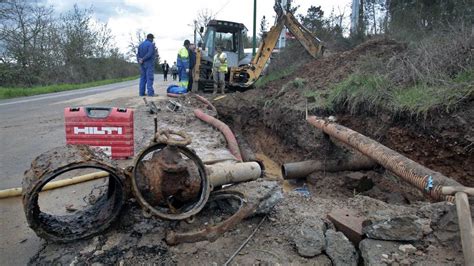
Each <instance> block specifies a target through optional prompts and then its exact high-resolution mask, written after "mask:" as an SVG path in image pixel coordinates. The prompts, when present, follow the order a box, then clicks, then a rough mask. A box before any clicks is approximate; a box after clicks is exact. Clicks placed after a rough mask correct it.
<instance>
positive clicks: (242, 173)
mask: <svg viewBox="0 0 474 266" xmlns="http://www.w3.org/2000/svg"><path fill="white" fill-rule="evenodd" d="M206 171H207V173H208V175H209V179H210V181H211V184H212V186H213V187H216V186H222V185H225V184H231V183H238V182H243V181H251V180H255V179H257V178H259V177H261V176H262V168H261V167H260V165H259V164H258V163H257V162H245V163H217V164H213V165H206Z"/></svg>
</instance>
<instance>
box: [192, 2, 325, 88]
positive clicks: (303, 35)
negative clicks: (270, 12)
mask: <svg viewBox="0 0 474 266" xmlns="http://www.w3.org/2000/svg"><path fill="white" fill-rule="evenodd" d="M289 9H290V7H289V5H286V4H283V5H282V3H281V0H275V5H274V10H275V12H276V13H277V18H276V22H275V25H273V26H272V27H271V28H270V30H269V31H268V32H267V33H266V34H265V35H264V37H262V40H261V42H260V45H259V48H258V50H257V52H256V54H255V55H254V56H253V57H252V58H249V57H248V56H246V55H245V53H244V47H243V38H244V36H246V34H247V29H246V27H245V26H244V25H243V24H242V23H237V22H231V21H224V20H211V21H209V23H208V24H207V27H206V32H205V33H204V37H203V41H202V42H199V44H198V49H196V65H195V67H194V70H193V73H192V75H193V88H199V89H200V90H203V91H212V90H213V79H212V61H213V56H214V54H215V50H216V47H217V46H221V47H223V51H224V52H225V53H226V54H227V60H228V65H229V71H228V74H227V75H226V86H227V87H232V88H241V89H246V88H250V87H252V85H253V84H254V83H255V82H256V81H257V80H258V79H259V77H260V76H261V74H262V72H263V70H264V68H265V66H266V64H267V62H268V60H269V59H270V56H271V55H272V51H273V49H274V48H275V46H276V44H277V41H278V39H279V37H280V33H281V32H282V30H283V26H286V27H287V29H288V30H289V31H290V32H291V33H292V34H293V36H294V37H295V39H297V40H298V41H299V42H300V43H301V44H302V46H303V47H304V48H305V49H306V51H307V52H308V53H309V54H310V55H311V56H312V57H314V58H317V57H319V56H322V54H323V52H324V46H323V45H322V42H321V40H319V39H318V38H317V37H315V36H314V35H313V34H312V33H311V32H310V31H309V30H308V29H306V28H305V27H304V26H303V25H301V24H300V23H299V22H298V20H297V19H296V18H295V16H294V15H293V14H292V13H291V12H290V11H289ZM201 32H203V29H202V28H201Z"/></svg>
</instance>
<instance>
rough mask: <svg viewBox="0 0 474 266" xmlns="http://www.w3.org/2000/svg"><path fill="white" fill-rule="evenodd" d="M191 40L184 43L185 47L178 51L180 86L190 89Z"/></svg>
mask: <svg viewBox="0 0 474 266" xmlns="http://www.w3.org/2000/svg"><path fill="white" fill-rule="evenodd" d="M189 44H190V42H189V40H185V41H184V46H183V47H181V49H179V51H178V60H177V62H178V78H179V82H178V84H179V86H180V87H183V88H188V82H189V75H190V73H189V51H188V49H189Z"/></svg>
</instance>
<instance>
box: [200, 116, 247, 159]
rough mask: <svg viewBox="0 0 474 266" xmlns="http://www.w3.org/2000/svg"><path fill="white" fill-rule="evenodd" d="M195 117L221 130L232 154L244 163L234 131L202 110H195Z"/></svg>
mask: <svg viewBox="0 0 474 266" xmlns="http://www.w3.org/2000/svg"><path fill="white" fill-rule="evenodd" d="M194 115H195V116H196V117H197V118H199V119H201V120H202V121H204V122H206V123H208V124H211V125H212V126H214V127H215V128H217V129H219V130H220V131H221V132H222V134H224V137H225V139H226V140H227V146H228V148H229V151H230V153H232V155H234V156H235V158H236V159H237V160H238V161H240V162H242V155H241V154H240V149H239V144H238V143H237V140H236V139H235V136H234V133H232V130H230V128H229V127H228V126H227V125H226V124H225V123H224V122H222V121H220V120H219V119H216V118H214V117H212V116H210V115H208V114H206V113H204V112H203V111H201V110H200V109H194Z"/></svg>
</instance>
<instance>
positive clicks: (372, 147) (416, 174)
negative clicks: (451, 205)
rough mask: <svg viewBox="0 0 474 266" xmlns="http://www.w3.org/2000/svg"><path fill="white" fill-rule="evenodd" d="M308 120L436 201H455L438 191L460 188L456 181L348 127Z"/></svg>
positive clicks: (313, 117) (318, 119)
mask: <svg viewBox="0 0 474 266" xmlns="http://www.w3.org/2000/svg"><path fill="white" fill-rule="evenodd" d="M307 121H308V122H309V123H310V124H311V125H313V126H315V127H317V128H319V129H321V130H323V131H324V132H325V133H327V134H328V135H330V136H332V137H334V138H336V139H338V140H340V141H342V142H344V143H345V144H347V145H349V146H351V147H353V148H355V149H357V150H358V151H360V152H362V153H363V154H365V155H366V156H368V157H370V158H372V159H373V160H374V161H376V162H378V163H379V164H380V165H382V166H383V167H385V168H386V169H388V170H390V171H392V172H393V173H395V174H396V175H398V176H399V177H401V178H402V179H403V180H405V181H406V182H408V183H410V184H412V185H414V186H415V187H416V188H418V189H419V190H421V191H423V192H424V193H426V194H428V195H429V196H431V197H432V198H433V199H435V200H438V201H440V200H446V201H450V202H454V197H453V196H452V195H443V193H442V192H441V189H442V187H443V186H462V185H461V184H459V183H458V182H456V181H455V180H453V179H451V178H448V177H446V176H444V175H442V174H441V173H439V172H436V171H433V170H431V169H428V168H426V167H424V166H422V165H420V164H418V163H416V162H415V161H412V160H410V159H408V158H406V157H405V156H403V155H401V154H400V153H398V152H396V151H394V150H392V149H390V148H387V147H385V146H383V145H382V144H380V143H378V142H376V141H374V140H372V139H370V138H368V137H366V136H364V135H362V134H360V133H358V132H356V131H354V130H351V129H349V128H347V127H344V126H341V125H339V124H336V123H332V122H328V121H326V120H323V119H320V118H317V117H315V116H310V117H308V118H307Z"/></svg>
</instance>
